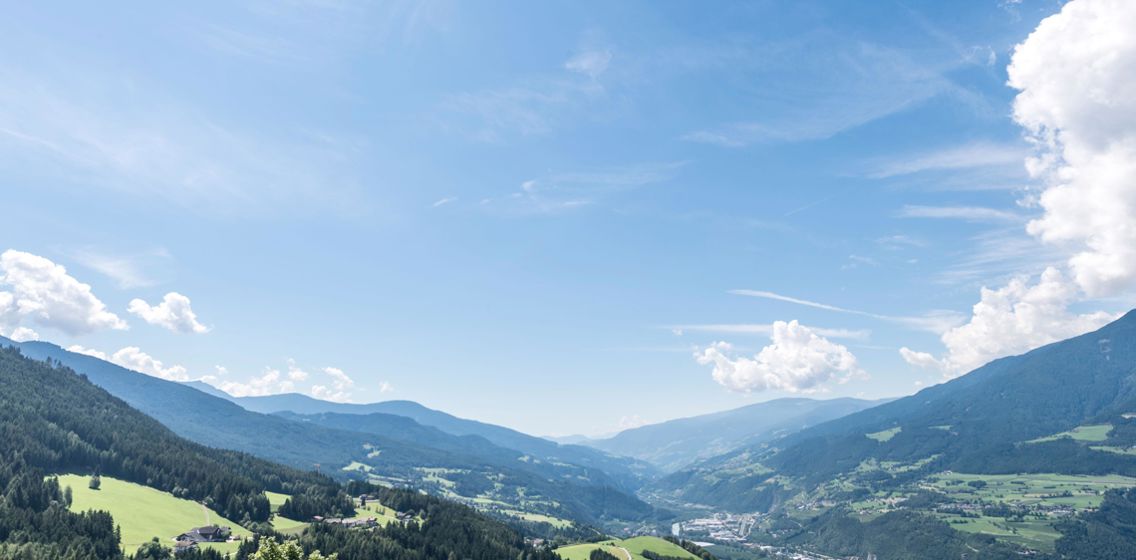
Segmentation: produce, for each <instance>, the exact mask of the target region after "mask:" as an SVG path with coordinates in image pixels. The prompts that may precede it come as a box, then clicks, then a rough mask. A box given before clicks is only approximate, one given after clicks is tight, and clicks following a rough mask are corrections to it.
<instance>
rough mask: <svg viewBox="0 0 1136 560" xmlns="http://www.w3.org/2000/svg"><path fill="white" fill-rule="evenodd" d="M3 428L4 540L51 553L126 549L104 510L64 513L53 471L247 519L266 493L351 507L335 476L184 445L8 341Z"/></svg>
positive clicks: (3, 362)
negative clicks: (121, 483)
mask: <svg viewBox="0 0 1136 560" xmlns="http://www.w3.org/2000/svg"><path fill="white" fill-rule="evenodd" d="M0 434H3V437H0V490H2V491H0V496H3V497H2V498H0V541H6V540H8V537H9V536H12V537H14V538H15V539H16V542H29V541H30V542H33V543H38V544H41V545H43V546H42V547H40V546H36V547H34V548H37V549H38V548H42V549H43V552H44V554H45V555H46V556H45V557H73V558H98V559H103V558H112V557H116V556H117V554H118V552H119V551H118V543H117V539H116V538H115V537H114V529H113V525H111V524H109V523H108V522H107V521H106V520H104V519H103V517H102V515H99V514H72V513H69V512H67V511H66V505H65V502H66V496H65V493H64V492H61V491H60V488H59V485H58V483H55V482H53V480H54V479H49V481H48V482H45V474H49V473H61V472H83V473H97V474H101V475H103V476H110V477H115V478H119V479H122V480H126V481H131V482H136V483H139V484H143V485H146V486H150V487H152V488H155V489H158V490H162V491H165V492H170V493H174V494H176V495H177V496H179V497H182V498H188V499H192V500H195V501H198V502H202V503H208V504H211V507H213V508H214V509H215V510H216V511H217V512H218V513H219V514H221V515H223V516H225V517H228V518H231V519H245V520H248V521H249V522H263V521H266V520H267V519H268V518H269V514H270V507H269V502H268V499H267V497H266V495H265V491H266V490H270V491H274V492H280V493H289V494H292V493H303V494H305V495H310V496H321V497H323V498H324V500H323V502H322V503H321V504H319V505H320V511H325V512H327V513H329V514H344V513H350V512H351V511H352V507H351V502H350V500H348V499H347V497H346V495H345V494H342V493H341V492H340V491H339V488H338V485H337V484H335V483H334V482H333V481H332V480H330V479H328V478H325V477H321V476H318V475H315V474H314V473H305V472H301V471H297V470H294V469H290V468H287V467H283V466H280V465H275V464H272V463H269V462H267V461H263V460H260V459H256V458H253V457H251V456H249V455H246V454H243V453H238V452H234V451H223V450H218V449H212V448H209V447H205V446H203V445H199V444H196V443H191V442H189V441H186V440H185V439H182V438H180V437H178V436H177V435H175V434H174V433H173V432H172V431H170V430H169V429H168V428H166V427H165V426H162V425H161V424H159V423H158V422H157V421H155V420H154V419H152V418H150V417H147V416H146V415H144V414H142V413H141V412H139V411H137V410H135V409H133V408H131V407H130V406H129V405H127V404H126V403H125V402H123V401H121V400H119V399H117V398H115V397H113V396H111V395H110V394H109V393H107V392H106V391H104V390H102V389H100V388H98V387H96V386H94V385H92V384H90V383H89V382H88V381H87V380H85V379H83V378H82V377H80V376H78V375H76V374H75V373H74V372H73V371H71V370H70V369H67V368H64V367H61V366H59V365H58V362H52V363H50V364H48V363H45V362H40V361H35V360H32V359H29V358H27V357H25V356H23V355H22V354H20V352H19V351H18V350H17V349H15V348H13V347H11V346H3V345H0ZM61 505H62V509H60V506H61ZM155 513H159V512H155ZM103 515H105V514H103ZM108 517H109V516H108ZM53 546H59V547H61V548H62V549H66V550H67V553H65V554H64V553H60V552H61V551H59V550H55V551H52V550H51V549H52V548H53ZM56 553H59V554H58V555H56ZM0 557H5V554H4V551H3V550H0ZM20 557H21V558H23V557H25V556H20ZM30 557H34V556H30Z"/></svg>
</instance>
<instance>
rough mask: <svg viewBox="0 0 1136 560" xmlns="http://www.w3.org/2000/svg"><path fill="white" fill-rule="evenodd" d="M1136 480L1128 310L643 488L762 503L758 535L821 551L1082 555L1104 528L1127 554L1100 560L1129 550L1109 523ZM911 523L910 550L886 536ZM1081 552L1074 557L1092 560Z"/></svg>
mask: <svg viewBox="0 0 1136 560" xmlns="http://www.w3.org/2000/svg"><path fill="white" fill-rule="evenodd" d="M1132 488H1136V311H1134V312H1130V313H1128V314H1126V315H1125V316H1123V317H1121V318H1120V319H1118V320H1116V321H1115V322H1113V323H1111V324H1109V325H1106V326H1105V327H1103V328H1101V329H1100V330H1097V331H1095V332H1091V333H1087V334H1084V335H1082V336H1078V337H1075V338H1072V339H1069V340H1065V341H1061V342H1057V343H1053V344H1050V345H1047V346H1043V347H1041V348H1038V349H1035V350H1033V351H1031V352H1028V353H1026V354H1023V355H1020V356H1013V357H1007V358H1002V359H998V360H995V361H993V362H991V363H989V364H986V365H985V366H982V367H980V368H978V369H976V370H974V371H972V372H970V373H969V374H967V375H964V376H962V377H959V378H956V379H953V380H951V381H948V382H946V383H943V384H941V385H937V386H934V387H930V388H927V389H924V390H922V391H920V392H918V393H916V394H915V395H912V396H909V397H906V398H902V399H898V400H895V401H892V402H889V403H886V404H882V405H880V406H876V407H873V408H869V409H866V410H863V411H860V412H857V413H854V414H851V415H848V416H845V417H843V418H840V419H838V420H834V421H829V422H826V423H822V424H819V425H817V426H813V427H811V428H807V429H804V430H801V431H799V432H796V433H794V434H790V435H788V436H786V437H784V438H782V439H780V440H775V441H772V442H766V443H763V444H758V445H751V446H746V447H743V448H740V449H737V450H734V451H732V452H729V453H726V454H724V455H720V456H717V457H713V458H710V459H707V460H704V461H701V462H699V463H697V464H695V465H693V466H691V467H689V468H687V469H683V470H681V471H679V472H676V473H674V474H671V475H669V476H668V477H666V478H664V479H662V480H661V481H659V482H658V483H657V484H656V485H655V486H654V487H653V488H652V489H651V491H652V492H654V493H656V495H657V496H659V497H660V498H659V499H660V500H662V501H669V503H681V504H692V503H694V504H709V505H712V506H714V507H715V508H717V509H719V510H722V509H724V510H731V511H735V512H766V513H768V515H765V516H763V517H762V520H761V522H760V523H758V528H757V529H755V531H764V532H765V533H766V535H767V536H768V537H769V538H772V539H780V540H782V541H783V542H785V543H788V544H793V545H805V546H814V547H816V548H817V549H819V550H822V551H824V552H825V553H827V554H836V555H864V554H867V553H872V554H877V555H879V556H880V558H885V557H909V556H904V554H907V555H912V554H914V555H916V556H919V553H918V552H917V551H918V547H916V546H915V544H912V543H916V542H919V543H920V544H919V546H923V547H926V546H928V543H935V542H940V543H944V544H943V548H942V549H943V550H967V549H970V550H976V548H975V547H980V548H981V547H986V546H987V544H989V547H995V545H997V547H1011V548H1015V547H1016V548H1019V550H1017V551H1013V550H1004V549H998V550H995V548H983V551H984V552H983V554H980V555H979V556H981V557H990V558H1000V557H1014V556H1015V555H1018V554H1021V553H1028V554H1035V555H1042V554H1047V553H1052V552H1053V551H1054V550H1058V551H1060V550H1078V551H1082V552H1083V550H1085V549H1084V548H1083V547H1084V546H1088V545H1085V544H1084V543H1086V542H1091V540H1092V536H1091V535H1093V534H1098V535H1104V534H1105V533H1107V538H1108V539H1109V540H1110V543H1112V544H1110V545H1109V546H1110V550H1115V549H1116V547H1121V548H1123V547H1127V548H1126V549H1125V550H1127V552H1126V553H1125V554H1126V556H1125V555H1122V556H1100V557H1101V558H1105V557H1108V558H1113V557H1115V558H1120V557H1134V556H1133V555H1136V531H1130V530H1129V529H1130V528H1125V527H1127V526H1126V525H1125V526H1123V527H1122V526H1119V525H1117V524H1124V523H1128V522H1129V521H1121V520H1122V519H1126V520H1131V519H1136V515H1134V514H1133V512H1134V511H1136V502H1134V498H1136V493H1133V492H1131V491H1130V490H1131V489H1132ZM1125 492H1126V493H1125ZM1098 508H1102V509H1101V510H1100V511H1102V512H1103V511H1105V509H1107V510H1108V512H1109V513H1107V514H1102V513H1099V512H1097V509H1098ZM802 520H807V522H802ZM972 523H985V524H987V525H986V526H981V525H972ZM1109 523H1112V524H1113V525H1112V528H1111V529H1109V530H1105V529H1102V526H1108V525H1109ZM956 527H969V528H968V529H966V530H965V531H961V532H960V531H956V530H955V528H956ZM909 530H912V531H919V532H921V533H925V535H924V536H927V537H928V540H926V541H917V540H915V539H909V541H908V543H909V545H910V546H911V548H908V549H906V552H903V551H902V550H901V549H902V547H898V544H897V542H896V541H895V540H894V539H892V540H891V541H888V542H886V543H885V542H883V541H881V540H880V538H879V535H881V534H889V533H890V534H902V533H904V532H905V531H909ZM975 534H978V535H979V536H981V537H983V538H984V539H986V540H985V541H982V542H979V541H976V540H974V539H972V538H970V537H973V536H974V535H975ZM960 535H961V536H960ZM966 535H970V537H968V536H966ZM1027 535H1028V536H1027ZM1078 535H1081V536H1078ZM1085 535H1089V536H1085ZM1102 538H1104V537H1102ZM1125 539H1128V540H1125ZM948 541H949V543H950V544H949V546H948V545H947V544H945V543H948ZM983 542H986V543H987V544H983ZM1116 542H1123V543H1126V544H1123V546H1121V545H1116V544H1115V543H1116ZM1078 543H1080V544H1078ZM885 546H886V547H887V550H890V551H891V552H890V553H889V555H890V556H886V555H883V554H881V552H880V551H881V550H884V549H885ZM897 547H898V548H897ZM1090 547H1091V546H1090ZM1082 552H1078V553H1077V555H1073V556H1068V557H1075V558H1092V557H1093V556H1084V555H1082ZM1062 557H1066V556H1062Z"/></svg>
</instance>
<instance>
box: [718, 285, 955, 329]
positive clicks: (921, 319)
mask: <svg viewBox="0 0 1136 560" xmlns="http://www.w3.org/2000/svg"><path fill="white" fill-rule="evenodd" d="M729 293H731V294H734V295H739V296H746V297H754V298H761V299H768V300H773V301H781V302H785V303H792V304H795V305H802V306H805V307H812V308H814V309H822V310H825V311H832V312H835V313H845V314H848V315H859V316H861V317H869V318H872V319H878V320H880V321H886V322H889V323H895V324H898V325H903V326H905V327H908V328H912V329H916V330H921V331H927V332H932V333H937V334H938V333H943V332H945V331H947V330H948V329H950V328H951V327H954V326H956V325H958V324H959V323H961V322H962V321H963V317H962V316H961V315H960V314H958V313H956V312H953V311H935V312H932V313H927V314H925V315H907V316H905V315H884V314H880V313H871V312H868V311H860V310H857V309H848V308H845V307H839V306H836V305H830V304H827V303H820V302H816V301H810V300H807V299H800V298H796V297H792V296H787V295H783V294H779V293H776V292H770V291H765V290H730V291H729Z"/></svg>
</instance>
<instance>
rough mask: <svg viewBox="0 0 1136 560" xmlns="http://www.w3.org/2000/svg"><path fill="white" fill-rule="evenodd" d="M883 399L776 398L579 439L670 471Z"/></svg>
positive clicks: (866, 406)
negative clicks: (602, 437)
mask: <svg viewBox="0 0 1136 560" xmlns="http://www.w3.org/2000/svg"><path fill="white" fill-rule="evenodd" d="M884 402H887V400H882V401H867V400H861V399H850V398H842V399H830V400H814V399H801V398H790V399H776V400H772V401H768V402H763V403H757V404H751V405H749V406H743V407H741V408H736V409H733V410H726V411H723V412H715V413H713V414H705V415H701V416H694V417H690V418H679V419H676V420H670V421H667V422H662V423H660V424H651V425H647V426H642V427H639V428H634V429H630V430H626V431H623V432H620V433H619V434H617V435H615V436H613V437H610V438H606V439H582V440H580V443H581V444H583V445H588V446H591V447H595V448H596V449H601V450H603V451H606V452H608V453H612V454H615V455H623V456H626V457H634V458H636V459H641V460H643V461H647V462H649V463H651V464H653V465H655V466H657V467H659V468H660V469H662V470H664V471H668V472H671V471H675V470H678V469H680V468H682V467H685V466H688V465H690V464H691V463H694V462H696V461H698V460H701V459H708V458H710V457H713V456H715V455H720V454H722V453H726V452H729V451H732V450H734V449H737V448H739V447H742V446H747V445H759V444H763V443H766V442H769V441H772V440H775V439H777V438H779V437H783V436H785V435H788V434H791V433H793V432H797V431H800V430H801V429H804V428H807V427H809V426H813V425H816V424H820V423H822V422H826V421H828V420H832V419H834V418H840V417H842V416H847V415H848V414H851V413H853V412H858V411H860V410H864V409H866V408H870V407H873V406H876V405H878V404H881V403H884Z"/></svg>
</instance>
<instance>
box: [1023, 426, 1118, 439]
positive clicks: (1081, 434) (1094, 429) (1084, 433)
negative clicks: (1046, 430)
mask: <svg viewBox="0 0 1136 560" xmlns="http://www.w3.org/2000/svg"><path fill="white" fill-rule="evenodd" d="M1111 431H1112V424H1096V425H1092V426H1077V427H1076V428H1073V429H1072V430H1069V431H1068V432H1061V433H1059V434H1053V435H1051V436H1045V437H1043V438H1037V439H1032V440H1030V441H1027V442H1026V443H1043V442H1047V441H1055V440H1059V439H1062V438H1069V439H1071V440H1074V441H1104V440H1106V439H1108V433H1109V432H1111Z"/></svg>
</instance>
